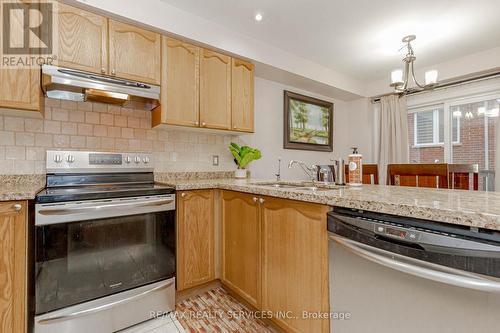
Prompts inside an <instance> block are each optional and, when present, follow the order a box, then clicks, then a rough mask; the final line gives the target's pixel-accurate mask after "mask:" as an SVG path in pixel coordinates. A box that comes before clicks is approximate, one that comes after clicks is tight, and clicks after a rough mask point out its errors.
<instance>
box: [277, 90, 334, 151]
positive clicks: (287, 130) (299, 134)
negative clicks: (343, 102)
mask: <svg viewBox="0 0 500 333" xmlns="http://www.w3.org/2000/svg"><path fill="white" fill-rule="evenodd" d="M284 98H285V100H284V117H283V118H284V129H283V148H285V149H301V150H315V151H333V142H332V141H333V103H330V102H327V101H322V100H320V99H317V98H313V97H308V96H304V95H300V94H296V93H293V92H291V91H286V90H285V92H284Z"/></svg>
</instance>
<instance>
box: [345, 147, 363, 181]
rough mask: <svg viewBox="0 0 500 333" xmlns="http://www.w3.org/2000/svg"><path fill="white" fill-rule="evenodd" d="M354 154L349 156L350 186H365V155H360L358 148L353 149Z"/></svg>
mask: <svg viewBox="0 0 500 333" xmlns="http://www.w3.org/2000/svg"><path fill="white" fill-rule="evenodd" d="M351 149H352V154H350V155H349V160H348V161H349V185H350V186H361V185H363V155H361V154H360V153H358V148H357V147H352V148H351Z"/></svg>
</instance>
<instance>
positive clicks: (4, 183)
mask: <svg viewBox="0 0 500 333" xmlns="http://www.w3.org/2000/svg"><path fill="white" fill-rule="evenodd" d="M0 184H1V185H0V201H12V200H31V199H34V198H35V196H36V194H37V193H38V192H40V191H41V190H42V189H43V188H44V187H45V175H0Z"/></svg>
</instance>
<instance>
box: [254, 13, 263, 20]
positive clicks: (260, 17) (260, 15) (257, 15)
mask: <svg viewBox="0 0 500 333" xmlns="http://www.w3.org/2000/svg"><path fill="white" fill-rule="evenodd" d="M255 21H257V22H259V21H262V14H261V13H257V14H255Z"/></svg>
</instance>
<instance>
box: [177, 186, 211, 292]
mask: <svg viewBox="0 0 500 333" xmlns="http://www.w3.org/2000/svg"><path fill="white" fill-rule="evenodd" d="M214 279H215V265H214V193H213V191H212V190H193V191H183V192H181V193H180V195H178V201H177V290H183V289H187V288H191V287H194V286H197V285H200V284H203V283H205V282H208V281H212V280H214Z"/></svg>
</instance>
